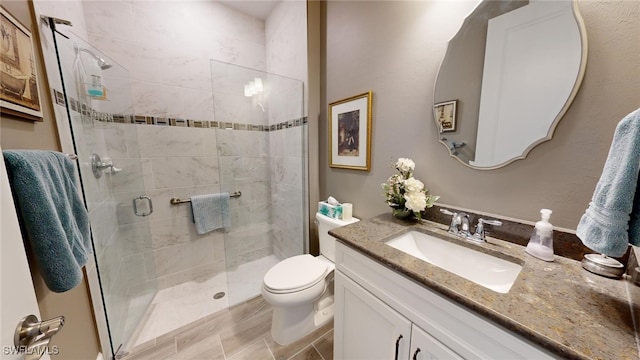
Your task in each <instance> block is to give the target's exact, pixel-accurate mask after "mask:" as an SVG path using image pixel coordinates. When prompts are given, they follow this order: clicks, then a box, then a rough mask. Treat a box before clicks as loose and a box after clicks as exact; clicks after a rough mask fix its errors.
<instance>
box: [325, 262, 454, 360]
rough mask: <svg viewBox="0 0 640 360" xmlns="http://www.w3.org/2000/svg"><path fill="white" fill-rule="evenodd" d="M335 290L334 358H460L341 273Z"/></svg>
mask: <svg viewBox="0 0 640 360" xmlns="http://www.w3.org/2000/svg"><path fill="white" fill-rule="evenodd" d="M335 290H336V292H335V296H336V302H335V304H336V309H335V311H336V313H335V330H334V344H335V345H334V358H335V359H350V360H357V359H362V360H375V359H402V360H409V359H411V360H422V359H456V360H457V359H462V358H461V357H459V356H458V355H457V354H456V353H455V352H453V351H452V350H451V349H449V348H447V347H446V346H444V345H443V344H442V343H440V342H439V341H438V340H436V339H435V338H434V337H433V336H431V335H429V334H428V333H427V332H426V331H424V330H422V329H420V328H419V327H418V326H416V325H415V324H413V323H411V321H410V320H409V319H407V318H406V317H404V316H402V315H401V314H400V313H399V312H397V311H395V310H394V309H392V308H391V307H389V306H388V305H387V304H385V303H384V302H382V301H380V299H378V298H376V297H375V296H373V295H372V294H371V293H370V292H368V291H367V290H365V289H364V288H363V287H361V286H360V285H358V284H356V283H355V282H354V281H353V280H351V279H349V278H348V277H347V276H346V275H344V274H342V273H340V272H338V273H337V274H336V277H335Z"/></svg>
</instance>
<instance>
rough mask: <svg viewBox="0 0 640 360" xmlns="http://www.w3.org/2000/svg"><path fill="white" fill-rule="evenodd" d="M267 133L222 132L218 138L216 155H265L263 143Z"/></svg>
mask: <svg viewBox="0 0 640 360" xmlns="http://www.w3.org/2000/svg"><path fill="white" fill-rule="evenodd" d="M267 134H268V133H265V132H261V131H224V130H221V131H220V133H219V136H218V154H220V156H251V157H258V156H261V155H265V154H264V153H263V152H262V151H263V149H264V145H263V143H264V141H265V138H266V136H267Z"/></svg>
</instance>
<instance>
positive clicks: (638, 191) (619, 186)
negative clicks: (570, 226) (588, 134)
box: [576, 109, 640, 257]
mask: <svg viewBox="0 0 640 360" xmlns="http://www.w3.org/2000/svg"><path fill="white" fill-rule="evenodd" d="M638 176H640V109H637V110H635V111H634V112H632V113H630V114H629V115H627V116H625V117H624V118H623V119H622V120H620V123H618V126H617V127H616V131H615V134H614V135H613V141H612V142H611V147H610V149H609V155H608V156H607V161H606V162H605V164H604V169H603V170H602V175H601V176H600V180H598V184H597V185H596V189H595V191H594V193H593V197H592V198H591V203H590V204H589V207H588V208H587V210H586V212H585V213H584V215H582V218H581V219H580V223H579V224H578V228H577V230H576V233H577V235H578V237H579V238H580V240H582V242H583V243H584V245H586V246H587V247H589V248H590V249H591V250H594V251H597V252H599V253H601V254H605V255H609V256H614V257H619V256H622V255H624V253H625V252H626V251H627V248H628V247H629V244H630V243H631V244H633V245H640V187H639V184H638ZM634 199H635V200H634Z"/></svg>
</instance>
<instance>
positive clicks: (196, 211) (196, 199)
mask: <svg viewBox="0 0 640 360" xmlns="http://www.w3.org/2000/svg"><path fill="white" fill-rule="evenodd" d="M191 211H192V212H193V222H194V223H195V224H196V232H197V233H198V234H206V233H208V232H209V231H213V230H216V229H221V228H227V229H228V228H229V227H230V226H231V217H230V215H229V193H221V194H208V195H197V196H192V197H191Z"/></svg>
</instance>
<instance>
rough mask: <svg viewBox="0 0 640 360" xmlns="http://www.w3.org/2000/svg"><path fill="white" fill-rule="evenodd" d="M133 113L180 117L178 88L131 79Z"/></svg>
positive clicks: (180, 106) (180, 108) (180, 107)
mask: <svg viewBox="0 0 640 360" xmlns="http://www.w3.org/2000/svg"><path fill="white" fill-rule="evenodd" d="M131 89H132V94H133V102H134V104H135V113H136V114H144V115H148V116H161V117H180V116H181V114H180V111H181V110H182V103H181V102H180V88H179V87H176V86H172V85H165V84H157V83H150V82H146V81H140V80H132V81H131Z"/></svg>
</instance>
